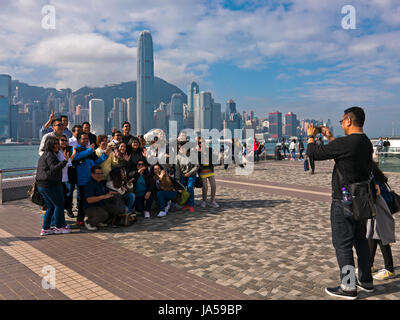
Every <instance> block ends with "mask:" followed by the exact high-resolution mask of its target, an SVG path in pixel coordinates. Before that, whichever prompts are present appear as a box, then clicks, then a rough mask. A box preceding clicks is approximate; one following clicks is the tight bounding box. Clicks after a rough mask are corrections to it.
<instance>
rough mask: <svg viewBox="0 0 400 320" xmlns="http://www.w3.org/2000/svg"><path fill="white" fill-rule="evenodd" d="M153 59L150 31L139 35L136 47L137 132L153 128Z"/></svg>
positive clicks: (142, 132)
mask: <svg viewBox="0 0 400 320" xmlns="http://www.w3.org/2000/svg"><path fill="white" fill-rule="evenodd" d="M153 92H154V60H153V40H152V37H151V34H150V31H147V30H145V31H143V32H141V33H140V35H139V41H138V47H137V80H136V101H137V105H136V108H137V109H136V112H137V117H136V119H137V134H138V135H139V134H146V133H147V132H148V131H149V130H151V129H153V128H154V106H153V104H154V101H153Z"/></svg>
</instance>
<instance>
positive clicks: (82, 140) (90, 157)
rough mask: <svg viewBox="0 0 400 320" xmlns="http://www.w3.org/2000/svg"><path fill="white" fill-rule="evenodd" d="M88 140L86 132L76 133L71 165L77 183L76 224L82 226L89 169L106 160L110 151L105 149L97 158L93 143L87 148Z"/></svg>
mask: <svg viewBox="0 0 400 320" xmlns="http://www.w3.org/2000/svg"><path fill="white" fill-rule="evenodd" d="M88 142H89V136H88V135H87V134H86V133H80V134H78V146H77V147H76V148H75V149H76V155H75V158H74V161H73V162H72V165H73V166H74V167H75V168H76V173H77V178H78V179H77V185H78V190H79V192H78V217H77V222H76V224H77V225H78V226H83V225H84V223H83V220H84V219H85V212H84V208H83V199H84V192H85V191H84V186H85V185H86V184H87V183H88V182H89V180H90V178H91V174H90V169H91V168H92V167H94V166H95V165H98V164H101V163H102V162H103V161H105V160H107V158H108V155H109V154H110V153H111V148H107V150H106V151H105V152H104V153H103V154H102V155H101V156H100V157H99V158H97V156H96V153H95V152H94V148H95V146H94V144H91V145H90V147H89V148H87V147H86V146H87V144H88Z"/></svg>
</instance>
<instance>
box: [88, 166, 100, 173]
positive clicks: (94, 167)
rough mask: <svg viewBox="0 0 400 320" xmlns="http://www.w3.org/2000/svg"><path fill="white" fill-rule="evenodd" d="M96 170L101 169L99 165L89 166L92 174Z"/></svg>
mask: <svg viewBox="0 0 400 320" xmlns="http://www.w3.org/2000/svg"><path fill="white" fill-rule="evenodd" d="M96 170H103V169H101V167H100V166H97V165H96V166H93V167H91V168H90V173H91V174H93V173H95V172H96Z"/></svg>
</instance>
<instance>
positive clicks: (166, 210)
mask: <svg viewBox="0 0 400 320" xmlns="http://www.w3.org/2000/svg"><path fill="white" fill-rule="evenodd" d="M170 207H171V200H169V201H168V203H167V205H166V206H165V209H164V210H165V213H168V210H169V208H170Z"/></svg>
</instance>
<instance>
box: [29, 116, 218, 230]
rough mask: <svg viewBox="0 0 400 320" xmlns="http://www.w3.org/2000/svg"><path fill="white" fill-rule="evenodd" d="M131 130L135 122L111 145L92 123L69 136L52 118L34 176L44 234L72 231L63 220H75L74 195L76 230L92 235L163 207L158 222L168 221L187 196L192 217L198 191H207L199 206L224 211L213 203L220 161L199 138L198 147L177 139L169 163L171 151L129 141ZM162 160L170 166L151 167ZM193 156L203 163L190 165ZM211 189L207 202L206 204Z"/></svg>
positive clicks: (133, 139) (134, 139)
mask: <svg viewBox="0 0 400 320" xmlns="http://www.w3.org/2000/svg"><path fill="white" fill-rule="evenodd" d="M52 117H53V118H52ZM50 125H51V127H50ZM130 129H131V125H130V123H129V122H125V123H124V124H123V126H122V131H119V130H117V129H114V130H113V133H112V138H111V139H110V141H109V138H108V137H107V136H106V135H103V134H101V135H98V136H95V135H94V134H93V133H91V132H90V124H89V123H88V122H85V123H83V124H82V125H75V126H73V128H72V132H71V131H70V130H68V118H67V117H66V116H62V117H61V118H59V119H54V115H53V114H52V115H51V116H50V119H49V122H48V123H46V125H45V126H44V128H42V133H44V136H43V138H42V141H41V145H40V148H39V154H40V158H39V161H38V166H37V174H36V186H37V189H38V191H39V192H40V194H41V196H42V198H43V200H44V208H43V210H44V211H45V213H44V219H43V226H42V230H41V235H49V234H60V233H69V232H70V231H71V230H70V227H69V226H68V225H67V223H66V220H65V215H64V214H65V212H66V213H67V215H68V216H69V217H70V218H75V215H74V213H73V198H74V197H73V195H74V190H75V189H76V191H77V192H76V194H77V197H76V198H77V208H78V210H77V211H78V213H77V217H76V224H77V225H78V226H81V227H86V228H87V229H88V230H96V229H97V227H102V226H107V225H111V226H115V221H116V219H117V218H119V217H121V216H125V218H126V219H128V218H129V219H130V220H131V222H132V223H134V222H135V221H136V216H137V214H141V215H143V216H144V218H150V212H151V208H152V206H153V205H157V206H158V209H159V213H158V217H165V216H166V215H167V214H168V210H169V209H170V206H171V205H172V204H173V203H174V202H176V201H177V200H178V199H181V198H182V194H183V193H185V194H186V197H184V198H185V199H184V203H182V201H180V204H181V206H180V208H181V209H182V210H183V211H186V210H187V211H189V212H190V213H193V212H194V211H195V209H194V207H195V201H194V188H195V186H196V187H201V188H202V201H201V207H203V208H204V207H206V206H210V207H213V208H218V207H219V205H218V203H217V202H216V200H215V195H216V182H215V177H214V165H213V163H215V161H216V160H215V159H216V157H217V158H218V157H219V155H217V154H216V153H215V152H214V151H213V149H212V148H211V147H210V146H208V145H207V144H206V143H205V141H204V140H203V139H202V138H200V137H199V138H197V140H196V142H193V143H189V141H188V140H186V137H185V139H180V140H179V139H178V141H177V143H176V150H175V154H176V161H175V163H171V164H169V161H168V158H169V152H168V150H169V149H168V147H169V146H168V145H167V148H164V149H162V148H159V147H158V146H159V144H157V148H154V146H155V145H156V143H157V141H158V139H159V138H158V137H157V136H156V137H154V138H153V140H152V141H151V142H150V143H149V144H148V143H147V142H146V140H145V139H144V137H143V136H139V137H135V136H132V135H131V134H130ZM158 142H160V141H158ZM152 146H153V147H152ZM169 151H171V150H169ZM161 153H164V156H165V159H167V161H166V163H165V164H164V163H163V164H160V163H158V162H157V161H150V159H153V160H154V159H159V156H160V154H161ZM193 156H195V157H196V159H197V160H198V161H190V159H193ZM171 162H172V161H171ZM151 163H155V164H153V165H151ZM208 183H210V186H211V197H210V201H207V193H208ZM153 202H155V204H153ZM182 205H183V207H182ZM85 217H86V218H87V219H86V220H85Z"/></svg>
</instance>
